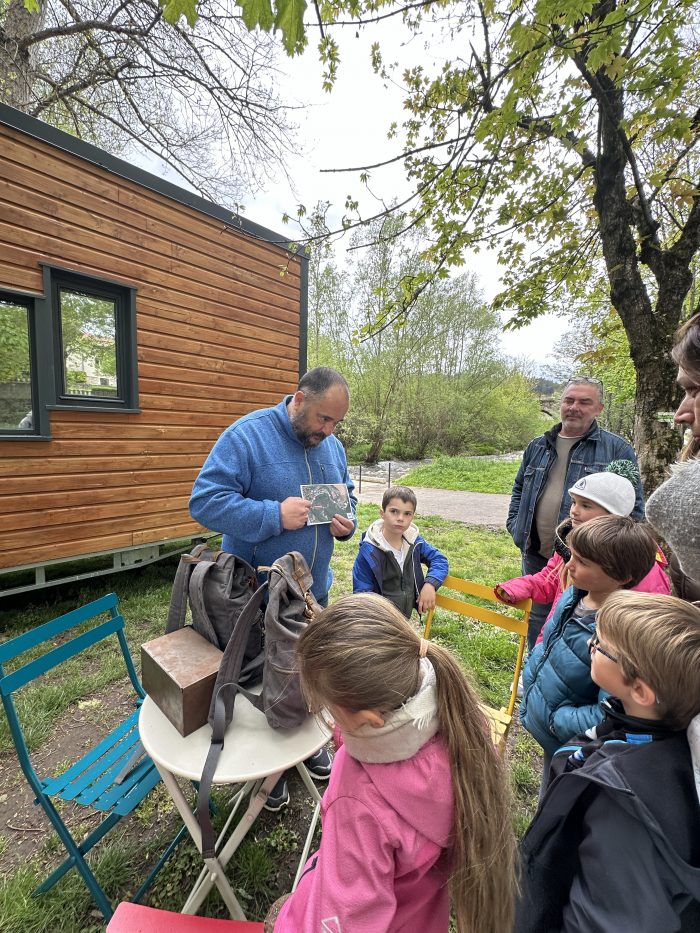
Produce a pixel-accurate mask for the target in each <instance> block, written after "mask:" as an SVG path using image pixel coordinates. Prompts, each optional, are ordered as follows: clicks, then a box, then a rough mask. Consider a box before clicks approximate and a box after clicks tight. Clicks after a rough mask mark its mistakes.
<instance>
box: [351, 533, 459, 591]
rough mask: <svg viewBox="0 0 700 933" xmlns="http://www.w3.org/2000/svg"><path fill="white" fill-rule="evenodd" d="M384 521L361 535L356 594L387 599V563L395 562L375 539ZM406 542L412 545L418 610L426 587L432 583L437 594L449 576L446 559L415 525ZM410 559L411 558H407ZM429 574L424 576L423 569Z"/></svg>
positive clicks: (354, 579) (354, 581)
mask: <svg viewBox="0 0 700 933" xmlns="http://www.w3.org/2000/svg"><path fill="white" fill-rule="evenodd" d="M383 525H384V519H382V518H378V519H377V520H376V521H375V522H373V523H372V524H371V525H370V527H369V528H368V529H367V531H365V532H364V533H363V535H362V539H361V541H360V548H359V551H358V553H357V557H356V558H355V563H354V565H353V568H352V591H353V593H379V594H380V595H381V596H383V595H384V578H385V576H386V573H387V561H389V560H396V558H395V557H394V556H393V555H392V554H390V553H389V552H387V551H386V550H384V549H383V548H382V546H381V544H380V543H379V540H378V538H377V537H375V535H376V534H377V533H379V532H381V530H382V528H383ZM404 539H405V540H406V541H407V542H408V543H409V545H412V548H413V550H412V552H411V560H412V563H413V608H414V609H417V608H418V607H417V602H418V596H419V594H420V591H421V589H422V588H423V584H424V583H432V585H433V586H434V587H435V589H436V590H437V589H438V588H439V587H440V586H442V584H443V583H444V582H445V577H446V576H447V573H448V565H447V558H446V557H445V555H444V554H443V553H442V551H438V549H437V548H436V547H433V546H432V544H428V542H427V541H426V540H425V538H424V537H422V535H420V534H418V529H417V528H416V526H415V525H414V524H411V525H410V527H409V528H408V529H407V530H406V532H405V534H404ZM407 559H408V558H407ZM423 564H424V565H425V566H426V567H427V571H428V572H427V573H426V574H423V566H422V565H423Z"/></svg>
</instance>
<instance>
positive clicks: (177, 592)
mask: <svg viewBox="0 0 700 933" xmlns="http://www.w3.org/2000/svg"><path fill="white" fill-rule="evenodd" d="M206 550H207V546H206V544H198V545H197V546H196V547H195V548H193V549H192V553H191V554H183V555H182V557H181V558H180V563H179V564H178V565H177V572H176V574H175V580H174V581H173V591H172V594H171V596H170V609H169V610H168V619H167V622H166V623H165V633H166V635H167V634H168V633H169V632H175V631H176V630H177V629H179V628H182V626H183V625H184V624H185V616H186V614H187V595H188V591H189V588H190V577H191V576H192V571H193V570H194V568H195V566H196V564H197V563H198V561H200V560H201V559H202V557H201V555H202V553H203V552H204V551H206ZM213 644H217V642H216V640H214V642H213Z"/></svg>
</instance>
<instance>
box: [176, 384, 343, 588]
mask: <svg viewBox="0 0 700 933" xmlns="http://www.w3.org/2000/svg"><path fill="white" fill-rule="evenodd" d="M291 398H292V396H291V395H288V396H287V397H286V398H284V399H282V401H281V402H280V403H279V405H276V406H275V407H274V408H261V409H259V410H258V411H253V412H251V413H250V414H249V415H245V417H243V418H240V419H239V420H238V421H236V422H235V424H232V425H231V426H230V427H229V428H227V429H226V430H225V431H224V433H223V434H222V435H221V437H220V438H219V440H218V441H217V442H216V444H215V445H214V447H213V449H212V451H211V453H210V454H209V456H208V457H207V459H206V461H205V463H204V466H203V467H202V470H201V472H200V474H199V476H198V477H197V479H196V481H195V484H194V488H193V489H192V498H191V499H190V514H191V515H192V518H194V519H195V521H198V522H200V523H201V524H202V525H204V527H205V528H210V529H211V530H212V531H219V532H222V533H223V535H224V540H223V549H224V550H225V551H229V552H230V553H232V554H237V555H238V556H239V557H242V558H243V559H244V560H247V561H248V563H249V564H252V565H253V567H256V568H257V567H260V566H269V565H271V564H272V563H273V562H274V561H275V560H277V558H278V557H281V556H282V555H283V554H286V553H287V552H288V551H299V552H300V553H301V554H302V555H303V556H304V558H305V560H306V562H307V564H308V565H309V568H310V570H311V573H312V575H313V578H314V583H313V587H312V590H313V593H314V596H315V597H316V599H317V600H318V601H319V602H323V601H324V600H325V599H326V598H327V596H328V590H329V589H330V585H331V582H332V580H333V576H332V574H331V570H330V560H331V555H332V554H333V544H334V539H333V536H332V535H331V533H330V526H329V525H304V527H303V528H297V529H295V530H293V531H289V530H286V529H284V528H283V527H282V518H281V513H280V506H281V504H282V502H283V501H284V499H286V498H287V497H288V496H300V495H301V486H302V485H306V484H310V483H344V484H345V485H346V486H347V488H348V492H349V494H350V502H351V503H352V510H353V512H355V509H356V506H357V499H356V498H355V496H354V489H355V486H354V483H353V482H352V480H351V479H350V476H349V475H348V465H347V461H346V459H345V450H344V449H343V446H342V444H341V443H340V441H339V440H338V438H337V437H334V436H333V435H331V436H330V437H327V438H326V439H325V440H323V441H321V443H320V444H319V445H318V446H317V447H308V448H307V447H304V445H303V444H302V443H301V442H300V441H299V439H298V438H297V436H296V434H295V433H294V429H293V428H292V423H291V421H290V420H289V415H288V414H287V403H288V402H289V400H290V399H291ZM354 531H355V529H354V528H353V530H352V532H351V533H350V534H349V535H346V536H345V538H343V539H342V540H347V538H349V537H351V536H352V534H354Z"/></svg>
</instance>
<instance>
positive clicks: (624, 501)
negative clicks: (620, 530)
mask: <svg viewBox="0 0 700 933" xmlns="http://www.w3.org/2000/svg"><path fill="white" fill-rule="evenodd" d="M572 493H573V494H574V495H575V496H582V497H583V498H584V499H590V500H591V502H596V503H597V504H598V505H600V506H602V507H603V508H604V509H605V510H606V511H608V512H610V514H611V515H623V516H626V515H631V513H632V509H633V508H634V502H635V498H636V494H635V491H634V486H633V485H632V483H630V481H629V480H628V479H626V478H625V477H624V476H619V475H618V474H617V473H610V472H607V471H606V472H605V473H590V474H589V475H588V476H582V477H581V479H580V480H578V482H576V483H574V485H573V486H572V487H571V489H569V495H571V494H572Z"/></svg>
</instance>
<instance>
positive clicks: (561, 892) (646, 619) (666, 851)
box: [515, 591, 700, 933]
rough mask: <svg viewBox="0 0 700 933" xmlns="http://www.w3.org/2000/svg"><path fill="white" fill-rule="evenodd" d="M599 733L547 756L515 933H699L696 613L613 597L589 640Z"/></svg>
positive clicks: (639, 597)
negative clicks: (598, 693) (598, 694)
mask: <svg viewBox="0 0 700 933" xmlns="http://www.w3.org/2000/svg"><path fill="white" fill-rule="evenodd" d="M590 651H591V675H592V678H593V680H594V681H595V683H596V684H597V685H598V686H599V687H600V688H601V690H604V691H607V692H608V693H610V694H611V696H610V697H608V698H607V699H606V700H604V701H603V703H602V704H601V705H602V708H603V712H604V714H605V718H604V719H603V721H602V722H601V723H600V724H598V725H597V726H594V727H592V728H591V729H589V730H587V731H586V733H585V734H583V735H580V736H577V737H576V738H574V739H573V740H571V741H570V742H569V743H568V744H567V746H564V747H563V748H561V749H560V750H559V751H558V752H557V754H556V755H555V756H554V759H553V762H552V768H551V772H550V775H551V778H552V780H551V783H550V785H549V788H548V790H547V793H546V795H545V797H544V799H543V801H542V803H541V806H540V809H539V810H538V812H537V815H536V817H535V819H534V821H533V823H532V825H531V826H530V828H529V830H528V832H527V833H526V835H525V837H524V839H523V842H522V846H521V862H522V874H521V888H522V896H521V898H520V902H519V905H518V910H517V920H516V925H515V933H535V931H537V933H541V931H550V930H551V931H554V930H557V931H561V933H572V931H584V930H585V931H587V933H588V931H610V933H624V931H634V933H671V931H684V933H689V931H694V933H697V931H698V930H700V807H699V805H698V801H699V797H700V609H698V608H696V607H695V606H692V605H690V604H688V603H686V602H684V601H683V600H680V599H676V598H675V597H673V596H664V595H660V594H651V593H633V592H630V591H626V592H625V591H620V592H617V593H613V594H612V595H611V596H610V597H609V598H608V599H607V600H606V601H605V605H604V606H603V607H602V608H601V609H600V611H599V613H598V618H597V631H596V633H595V635H594V636H593V637H592V638H591V640H590Z"/></svg>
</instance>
